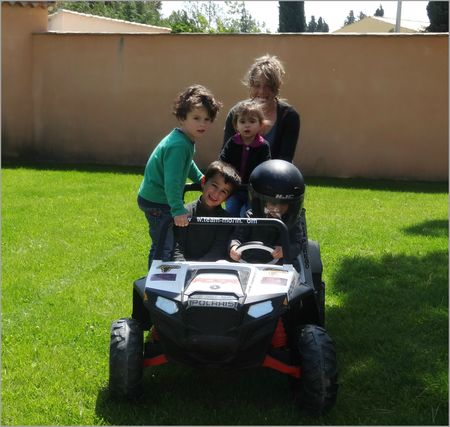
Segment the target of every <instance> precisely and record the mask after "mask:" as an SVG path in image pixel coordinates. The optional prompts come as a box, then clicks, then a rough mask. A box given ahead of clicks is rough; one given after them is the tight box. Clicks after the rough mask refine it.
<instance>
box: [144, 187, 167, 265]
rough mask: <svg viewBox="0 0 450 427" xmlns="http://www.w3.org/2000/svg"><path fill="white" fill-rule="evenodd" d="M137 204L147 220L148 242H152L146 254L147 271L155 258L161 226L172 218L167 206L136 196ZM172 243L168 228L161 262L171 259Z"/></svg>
mask: <svg viewBox="0 0 450 427" xmlns="http://www.w3.org/2000/svg"><path fill="white" fill-rule="evenodd" d="M137 202H138V206H139V208H140V209H141V211H143V212H144V214H145V218H147V222H148V233H149V235H150V240H151V241H152V244H151V246H150V251H149V253H148V269H149V270H150V267H151V265H152V261H153V257H154V256H155V250H156V246H157V245H158V241H159V236H160V234H161V224H162V222H163V221H164V220H165V219H166V218H168V217H170V218H172V214H171V213H170V206H169V205H164V204H161V203H156V202H150V201H148V200H146V199H144V198H142V197H141V196H138V198H137ZM173 242H174V240H173V228H172V227H169V228H168V230H167V235H166V241H165V242H164V250H163V259H162V261H170V260H171V259H172V252H173Z"/></svg>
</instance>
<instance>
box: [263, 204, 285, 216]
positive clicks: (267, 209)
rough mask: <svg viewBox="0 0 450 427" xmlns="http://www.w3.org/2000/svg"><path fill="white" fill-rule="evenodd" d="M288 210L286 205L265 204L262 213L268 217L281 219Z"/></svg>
mask: <svg viewBox="0 0 450 427" xmlns="http://www.w3.org/2000/svg"><path fill="white" fill-rule="evenodd" d="M288 209H289V204H288V203H272V202H267V203H266V205H265V206H264V213H265V214H266V215H267V216H269V217H272V218H278V219H281V217H282V216H283V215H284V214H285V213H286V212H287V211H288Z"/></svg>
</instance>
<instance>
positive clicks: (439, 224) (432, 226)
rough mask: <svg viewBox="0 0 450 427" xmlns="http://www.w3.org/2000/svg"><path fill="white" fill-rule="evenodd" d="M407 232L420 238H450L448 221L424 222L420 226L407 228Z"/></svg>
mask: <svg viewBox="0 0 450 427" xmlns="http://www.w3.org/2000/svg"><path fill="white" fill-rule="evenodd" d="M405 232H406V233H407V234H418V235H420V236H432V237H448V220H446V219H435V220H430V221H424V222H422V223H420V224H416V225H414V226H411V227H408V228H405Z"/></svg>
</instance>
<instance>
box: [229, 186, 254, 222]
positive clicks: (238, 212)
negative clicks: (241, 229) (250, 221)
mask: <svg viewBox="0 0 450 427" xmlns="http://www.w3.org/2000/svg"><path fill="white" fill-rule="evenodd" d="M248 209H250V206H249V203H248V194H247V191H236V192H235V193H234V194H233V195H232V196H231V197H229V198H228V199H227V200H226V202H225V210H226V211H227V212H228V213H229V214H230V215H231V216H232V217H235V218H243V217H245V212H247V210H248Z"/></svg>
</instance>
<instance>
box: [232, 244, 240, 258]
mask: <svg viewBox="0 0 450 427" xmlns="http://www.w3.org/2000/svg"><path fill="white" fill-rule="evenodd" d="M237 247H238V246H237V245H235V246H233V247H232V248H231V249H230V258H231V259H232V260H233V261H239V260H240V259H241V254H239V253H237V252H236V248H237Z"/></svg>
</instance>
